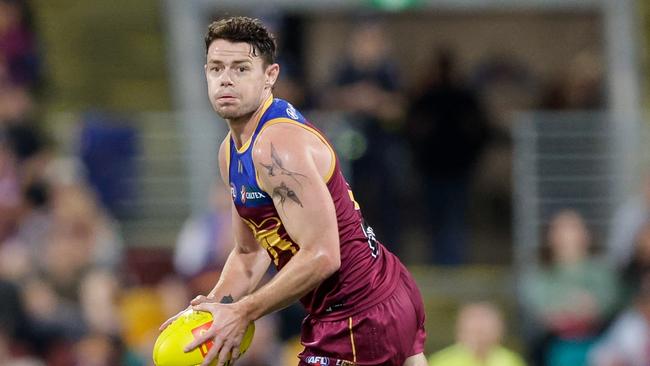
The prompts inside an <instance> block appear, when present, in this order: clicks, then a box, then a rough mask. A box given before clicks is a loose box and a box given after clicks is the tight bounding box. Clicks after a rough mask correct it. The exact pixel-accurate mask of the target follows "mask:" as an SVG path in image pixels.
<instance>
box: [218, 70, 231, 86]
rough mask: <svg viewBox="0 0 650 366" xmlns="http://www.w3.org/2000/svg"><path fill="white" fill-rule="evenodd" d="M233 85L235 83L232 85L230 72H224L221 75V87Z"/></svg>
mask: <svg viewBox="0 0 650 366" xmlns="http://www.w3.org/2000/svg"><path fill="white" fill-rule="evenodd" d="M232 84H233V83H232V78H231V77H230V72H229V71H227V70H226V71H224V72H223V73H222V74H221V82H220V85H221V86H230V85H232Z"/></svg>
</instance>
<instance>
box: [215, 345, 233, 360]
mask: <svg viewBox="0 0 650 366" xmlns="http://www.w3.org/2000/svg"><path fill="white" fill-rule="evenodd" d="M231 351H232V342H226V343H225V344H224V345H223V347H221V352H219V361H218V362H217V366H223V365H225V364H226V362H228V359H229V358H230V354H231Z"/></svg>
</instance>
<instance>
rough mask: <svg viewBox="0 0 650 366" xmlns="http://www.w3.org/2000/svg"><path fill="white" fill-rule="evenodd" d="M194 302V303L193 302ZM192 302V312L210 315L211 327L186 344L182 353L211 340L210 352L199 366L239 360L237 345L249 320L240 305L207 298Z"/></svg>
mask: <svg viewBox="0 0 650 366" xmlns="http://www.w3.org/2000/svg"><path fill="white" fill-rule="evenodd" d="M195 300H196V302H195ZM195 300H193V301H192V306H191V308H192V309H193V310H194V311H205V312H209V313H211V314H212V318H213V320H212V326H210V328H209V329H208V331H207V332H205V333H203V334H202V335H200V336H199V337H197V338H196V339H195V340H194V341H193V342H191V343H190V344H188V345H187V346H186V347H185V349H184V351H185V352H189V351H191V350H193V349H195V348H196V347H198V346H200V345H201V344H203V343H205V342H206V341H209V340H212V342H213V344H212V347H211V348H210V351H209V352H208V354H207V355H206V356H205V359H204V360H203V363H201V366H208V365H209V364H210V363H211V362H212V361H213V360H215V359H217V360H218V362H217V366H223V365H224V364H225V363H226V362H227V361H228V359H229V357H230V359H231V360H232V361H234V360H236V359H237V358H239V345H240V344H241V342H242V339H243V338H244V333H245V332H246V328H247V327H248V324H249V323H250V320H249V319H248V318H247V317H246V316H245V313H244V311H243V310H244V309H243V307H242V305H241V303H233V304H224V303H217V302H215V301H214V300H209V299H208V298H205V297H204V298H202V299H200V300H204V301H200V300H198V298H197V299H195Z"/></svg>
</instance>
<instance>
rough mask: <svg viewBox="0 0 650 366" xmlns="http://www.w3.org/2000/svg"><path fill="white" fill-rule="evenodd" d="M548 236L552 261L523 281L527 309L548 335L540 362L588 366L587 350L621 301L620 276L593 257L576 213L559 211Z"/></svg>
mask: <svg viewBox="0 0 650 366" xmlns="http://www.w3.org/2000/svg"><path fill="white" fill-rule="evenodd" d="M546 240H547V243H546V247H545V249H546V250H547V251H548V253H547V254H548V258H546V259H547V260H546V262H545V263H543V265H542V266H541V268H540V269H539V270H537V271H535V273H533V274H532V275H531V276H529V277H527V278H525V279H524V281H525V282H524V283H523V289H524V293H523V296H524V302H525V303H526V305H527V310H528V311H529V312H530V313H531V315H532V316H533V317H534V319H535V320H537V321H538V322H539V325H540V327H541V330H542V332H543V333H545V334H544V335H545V336H546V341H545V342H544V343H543V344H542V345H540V346H539V347H538V348H539V349H538V350H537V351H538V355H537V358H542V360H539V359H537V360H536V361H537V362H540V361H542V362H541V363H540V364H543V365H546V366H561V365H575V366H581V365H587V358H586V356H587V352H588V351H589V349H590V348H591V347H592V345H593V343H594V342H595V340H596V337H597V336H598V334H599V331H600V327H601V326H602V325H603V323H604V322H605V321H606V320H607V318H608V317H609V316H611V315H612V313H613V311H614V310H615V307H616V305H617V302H618V291H617V281H616V274H615V272H614V271H613V270H612V269H610V267H608V266H607V265H606V264H605V263H601V262H600V261H597V260H595V259H593V258H592V257H591V256H590V254H589V250H590V246H591V240H592V239H591V237H590V233H589V231H588V229H587V227H586V225H585V222H584V221H583V218H582V217H581V216H580V215H579V214H578V213H577V212H575V211H571V210H564V211H560V212H558V213H557V214H555V215H554V216H553V217H552V218H551V222H550V224H549V227H548V233H547V238H546Z"/></svg>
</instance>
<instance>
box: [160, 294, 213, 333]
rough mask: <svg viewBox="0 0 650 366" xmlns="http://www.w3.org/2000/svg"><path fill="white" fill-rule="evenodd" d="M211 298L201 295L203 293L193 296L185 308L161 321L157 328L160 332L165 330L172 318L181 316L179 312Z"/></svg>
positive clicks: (172, 320)
mask: <svg viewBox="0 0 650 366" xmlns="http://www.w3.org/2000/svg"><path fill="white" fill-rule="evenodd" d="M211 300H212V299H211V298H209V297H205V296H203V295H199V296H197V297H195V298H194V299H192V301H191V302H190V306H188V307H186V308H185V309H183V310H181V311H179V312H178V313H177V314H176V315H174V316H172V317H171V318H169V319H167V320H165V322H164V323H162V325H161V326H160V328H158V330H159V331H161V332H162V331H163V330H165V328H167V327H168V326H169V324H171V323H173V322H174V320H176V319H178V317H179V316H181V314H183V313H184V312H186V311H188V310H189V309H191V308H192V305H198V304H200V303H202V302H206V301H211Z"/></svg>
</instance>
